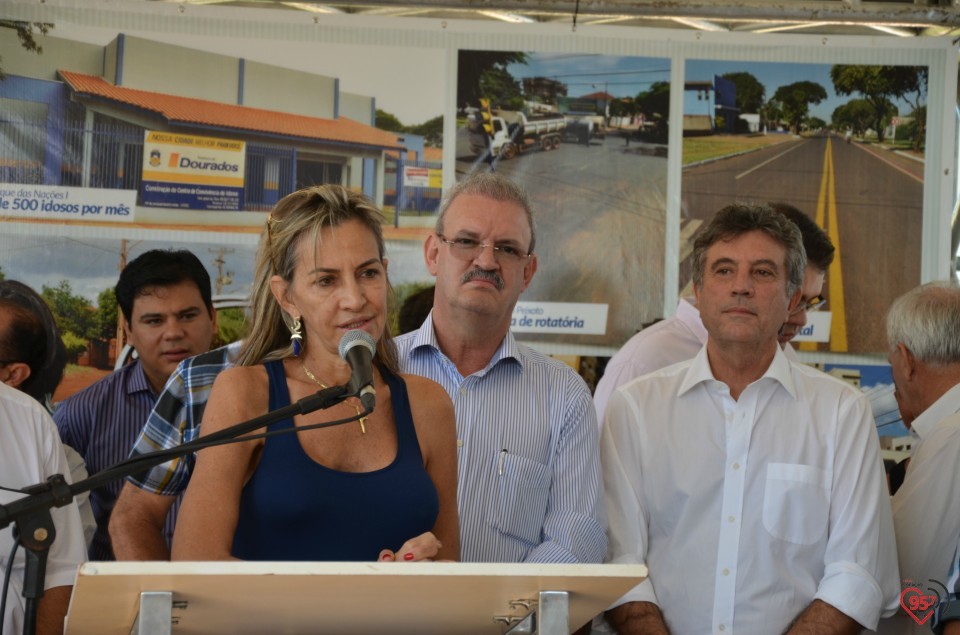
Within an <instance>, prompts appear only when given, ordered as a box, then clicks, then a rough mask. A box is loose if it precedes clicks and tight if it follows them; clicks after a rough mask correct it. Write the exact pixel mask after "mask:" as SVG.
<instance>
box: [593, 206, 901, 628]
mask: <svg viewBox="0 0 960 635" xmlns="http://www.w3.org/2000/svg"><path fill="white" fill-rule="evenodd" d="M693 258H694V260H693V263H694V265H693V266H694V291H695V293H696V297H697V305H698V307H699V309H700V316H701V319H702V320H703V324H704V326H705V327H706V330H707V333H708V337H707V343H706V345H705V346H704V348H703V349H701V351H700V352H699V353H698V354H697V355H696V357H694V358H693V359H692V360H689V361H687V362H681V363H678V364H675V365H673V366H670V367H668V368H665V369H663V370H661V371H658V372H656V373H653V374H651V375H646V376H644V377H641V378H639V379H636V380H634V381H633V382H631V383H628V384H626V385H625V386H623V387H621V388H619V389H618V390H617V391H616V392H615V393H614V395H613V396H612V397H611V400H610V403H609V405H608V408H607V418H606V424H605V426H604V430H603V436H602V441H601V452H602V461H603V470H604V485H605V488H606V490H607V498H606V500H607V505H606V507H607V512H608V514H609V538H610V551H609V554H608V556H609V557H608V559H609V560H610V561H612V562H616V563H641V564H646V565H647V566H648V567H649V569H650V575H649V578H648V579H647V580H646V581H644V582H643V583H642V584H640V585H638V586H637V587H635V588H634V589H633V590H632V591H630V592H628V593H627V594H626V595H625V596H624V597H623V598H621V599H620V600H619V601H618V602H617V603H616V606H615V608H613V609H612V610H610V611H608V613H607V618H608V620H609V621H610V622H611V624H612V625H613V627H614V628H615V629H616V630H617V632H618V633H668V632H674V633H683V634H686V633H707V632H711V633H737V634H741V633H743V634H751V635H753V634H756V635H769V634H770V633H783V632H785V631H786V632H789V633H792V634H799V633H818V634H820V635H824V634H830V633H851V634H852V633H858V632H860V630H862V629H863V628H869V629H874V628H876V625H877V621H878V620H879V618H880V616H881V613H883V614H892V612H893V611H894V610H895V609H896V607H897V603H898V593H899V584H898V582H899V581H898V575H897V562H896V551H895V540H894V536H893V520H892V517H891V513H890V503H889V499H888V496H887V494H886V483H885V479H884V473H883V466H882V464H881V461H880V448H879V444H878V442H877V433H876V429H875V428H874V426H873V421H872V419H871V416H870V407H869V405H868V404H867V401H866V399H865V398H864V397H863V396H862V395H861V394H860V392H859V391H857V390H856V389H855V388H853V387H851V386H849V385H847V384H845V383H843V382H841V381H839V380H836V379H834V378H832V377H829V376H827V375H825V374H823V373H820V372H818V371H815V370H813V369H811V368H808V367H806V366H803V365H802V364H799V363H796V362H792V361H790V360H789V359H788V357H787V356H786V355H785V354H784V352H783V350H782V349H781V348H780V346H778V341H777V334H778V332H779V331H780V328H781V326H782V325H783V323H784V322H785V321H786V319H787V316H788V315H789V313H790V310H791V309H793V308H794V307H795V306H796V304H797V302H799V300H800V295H801V290H800V289H801V284H802V281H803V273H804V268H805V264H806V257H805V255H804V250H803V246H802V244H801V238H800V232H799V230H798V229H797V227H796V226H795V225H794V224H793V223H791V222H789V221H788V220H786V219H785V218H784V217H783V216H781V215H779V214H777V213H775V212H774V211H773V210H771V209H770V208H769V207H767V206H765V205H757V206H752V205H750V206H748V205H731V206H729V207H727V208H725V209H723V210H721V211H720V212H718V213H717V215H716V216H715V217H714V219H713V220H712V221H711V222H710V224H709V225H708V226H707V227H706V229H705V230H704V232H703V233H702V234H701V235H700V237H699V238H698V239H697V241H696V244H695V247H694V255H693Z"/></svg>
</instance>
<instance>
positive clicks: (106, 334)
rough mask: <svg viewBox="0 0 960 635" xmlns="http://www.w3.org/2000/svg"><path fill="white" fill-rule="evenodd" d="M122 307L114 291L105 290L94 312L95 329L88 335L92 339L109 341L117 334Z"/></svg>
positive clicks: (101, 293) (99, 297) (98, 297)
mask: <svg viewBox="0 0 960 635" xmlns="http://www.w3.org/2000/svg"><path fill="white" fill-rule="evenodd" d="M119 316H120V305H118V304H117V294H116V293H114V291H113V289H112V288H110V289H104V290H103V291H101V292H100V294H99V295H98V296H97V308H96V310H95V311H94V312H93V328H92V329H91V331H90V333H88V335H89V336H90V338H91V339H98V340H104V341H108V340H110V339H111V338H113V337H115V336H116V334H117V324H118V320H119Z"/></svg>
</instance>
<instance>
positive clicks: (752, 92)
mask: <svg viewBox="0 0 960 635" xmlns="http://www.w3.org/2000/svg"><path fill="white" fill-rule="evenodd" d="M721 77H723V78H724V79H728V80H730V81H731V82H733V85H734V86H736V87H737V108H739V109H740V114H741V115H742V114H745V113H758V112H760V108H761V107H762V106H763V102H764V98H765V97H766V94H767V89H766V87H765V86H764V85H763V84H761V83H760V80H758V79H757V78H756V77H754V76H753V74H752V73H747V72H738V73H726V74H725V75H721Z"/></svg>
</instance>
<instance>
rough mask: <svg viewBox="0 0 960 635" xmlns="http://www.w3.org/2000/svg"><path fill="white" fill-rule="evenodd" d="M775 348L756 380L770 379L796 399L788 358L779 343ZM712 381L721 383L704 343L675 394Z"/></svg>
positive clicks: (680, 393)
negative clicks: (771, 357)
mask: <svg viewBox="0 0 960 635" xmlns="http://www.w3.org/2000/svg"><path fill="white" fill-rule="evenodd" d="M776 348H777V350H776V352H774V354H773V361H771V362H770V366H768V367H767V370H766V371H764V373H763V375H762V376H761V377H760V379H758V380H756V382H758V381H763V380H764V379H767V378H769V379H772V380H773V381H775V382H777V383H779V384H780V385H781V386H783V387H784V388H785V389H786V391H787V392H788V393H790V396H791V397H793V398H794V399H796V398H797V390H796V386H795V385H794V383H793V374H792V372H791V368H790V360H789V359H788V358H787V356H786V355H785V354H784V352H783V350H781V348H780V346H779V345H778V346H777V347H776ZM714 382H719V383H723V382H720V380H718V379H717V378H716V377H714V376H713V370H711V368H710V360H709V359H708V357H707V346H706V344H704V346H703V347H702V348H701V349H700V352H699V353H697V356H696V357H694V358H693V360H692V361H691V362H690V367H689V369H688V370H687V374H686V377H684V379H683V382H682V383H681V384H680V389H679V390H678V391H677V396H678V397H679V396H680V395H683V394H684V393H686V392H689V391H690V390H692V389H693V388H694V387H695V386H696V385H697V384H701V383H708V384H712V383H714ZM756 382H753V383H756Z"/></svg>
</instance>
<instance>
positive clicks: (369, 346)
mask: <svg viewBox="0 0 960 635" xmlns="http://www.w3.org/2000/svg"><path fill="white" fill-rule="evenodd" d="M376 352H377V344H376V342H374V341H373V338H372V337H370V334H369V333H367V332H366V331H361V330H360V329H355V330H353V331H347V332H346V334H344V336H343V338H342V339H341V340H340V357H341V358H343V359H344V360H345V361H346V362H347V363H348V364H350V368H351V369H352V370H353V374H351V375H350V381H349V382H348V383H347V394H348V395H357V396H358V397H359V398H360V403H361V404H363V407H364V409H365V410H367V411H370V412H372V411H373V408H374V406H375V405H376V403H377V393H376V391H375V390H374V388H373V356H374V355H375V354H376Z"/></svg>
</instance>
